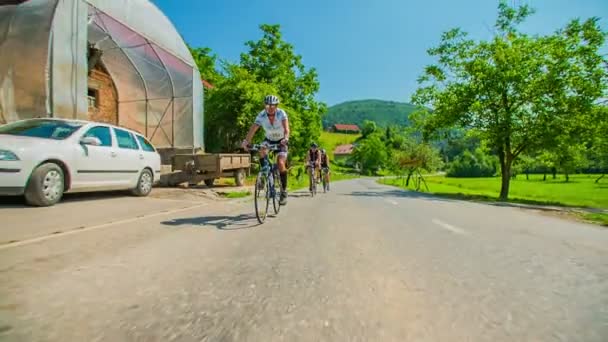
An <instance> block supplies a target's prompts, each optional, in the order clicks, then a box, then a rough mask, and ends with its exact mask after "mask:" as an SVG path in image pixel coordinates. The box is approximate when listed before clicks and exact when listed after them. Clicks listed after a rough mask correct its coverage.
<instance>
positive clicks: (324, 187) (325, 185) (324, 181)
mask: <svg viewBox="0 0 608 342" xmlns="http://www.w3.org/2000/svg"><path fill="white" fill-rule="evenodd" d="M322 177H323V193H326V192H327V179H325V177H327V176H326V175H325V174H323V176H322Z"/></svg>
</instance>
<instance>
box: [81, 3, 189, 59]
mask: <svg viewBox="0 0 608 342" xmlns="http://www.w3.org/2000/svg"><path fill="white" fill-rule="evenodd" d="M87 2H88V3H90V4H91V5H93V6H95V7H96V8H98V9H99V10H101V11H103V12H105V13H106V14H108V15H110V16H111V17H112V18H114V19H116V20H118V21H119V22H121V23H122V24H124V25H126V26H127V27H129V28H131V29H132V30H134V31H135V32H137V33H138V34H140V35H142V36H143V37H145V38H146V39H148V40H149V41H151V42H153V43H155V44H156V45H158V46H160V47H161V48H163V49H165V50H167V51H169V52H170V53H171V54H173V55H175V56H177V57H179V58H180V59H181V60H182V61H184V62H185V63H187V64H188V65H190V66H191V67H196V63H195V62H194V59H193V58H192V54H191V53H190V50H189V49H188V47H187V46H186V44H185V43H184V41H183V39H182V36H181V35H180V34H179V32H178V31H177V30H176V29H175V26H173V24H172V23H171V21H170V20H169V19H168V18H167V16H166V15H165V14H164V13H163V12H161V11H160V10H159V9H158V7H157V6H156V5H155V4H154V3H153V2H152V1H150V0H129V1H116V0H87Z"/></svg>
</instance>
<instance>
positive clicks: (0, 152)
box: [0, 150, 19, 161]
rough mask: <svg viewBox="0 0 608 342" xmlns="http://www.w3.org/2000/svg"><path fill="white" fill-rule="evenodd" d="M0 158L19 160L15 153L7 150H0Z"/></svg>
mask: <svg viewBox="0 0 608 342" xmlns="http://www.w3.org/2000/svg"><path fill="white" fill-rule="evenodd" d="M0 160H2V161H10V160H19V157H17V155H16V154H14V153H13V152H11V151H7V150H0Z"/></svg>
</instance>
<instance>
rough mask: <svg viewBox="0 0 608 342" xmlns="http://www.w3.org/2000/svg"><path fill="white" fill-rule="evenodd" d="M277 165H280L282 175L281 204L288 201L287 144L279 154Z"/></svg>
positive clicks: (280, 175) (280, 174)
mask: <svg viewBox="0 0 608 342" xmlns="http://www.w3.org/2000/svg"><path fill="white" fill-rule="evenodd" d="M277 165H278V166H279V177H281V200H280V203H281V205H285V204H286V203H287V146H282V147H281V151H280V152H279V153H278V154H277Z"/></svg>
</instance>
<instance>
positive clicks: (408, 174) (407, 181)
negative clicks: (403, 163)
mask: <svg viewBox="0 0 608 342" xmlns="http://www.w3.org/2000/svg"><path fill="white" fill-rule="evenodd" d="M411 177H412V173H411V172H408V173H407V180H406V181H405V186H406V187H408V186H410V178H411Z"/></svg>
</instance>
